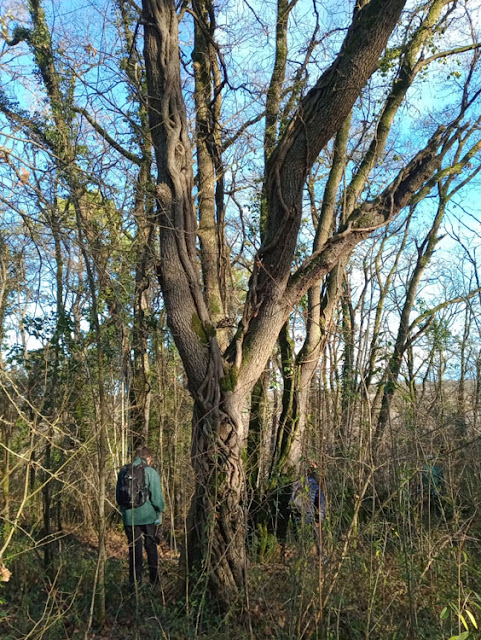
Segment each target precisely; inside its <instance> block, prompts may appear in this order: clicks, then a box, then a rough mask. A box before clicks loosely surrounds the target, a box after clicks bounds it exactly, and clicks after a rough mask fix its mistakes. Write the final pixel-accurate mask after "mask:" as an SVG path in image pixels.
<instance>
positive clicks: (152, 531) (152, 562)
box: [116, 446, 165, 586]
mask: <svg viewBox="0 0 481 640" xmlns="http://www.w3.org/2000/svg"><path fill="white" fill-rule="evenodd" d="M151 463H152V453H151V451H150V449H148V447H145V446H140V447H137V449H136V451H135V456H134V459H133V462H132V464H133V465H134V466H137V465H140V464H143V465H144V467H145V468H144V472H145V485H146V489H147V499H146V500H145V502H144V504H142V505H140V506H139V507H135V508H133V509H126V508H125V507H121V511H122V520H123V524H124V529H125V533H126V535H127V540H128V543H129V584H130V585H131V586H135V585H140V584H141V582H142V546H145V551H146V552H147V563H148V567H149V578H150V582H151V583H152V584H156V583H158V582H159V573H158V553H157V541H158V526H159V525H160V523H161V522H162V512H163V511H164V509H165V503H164V497H163V495H162V487H161V483H160V476H159V474H158V473H157V471H156V470H155V469H154V468H153V467H151V466H150V465H151ZM119 479H120V474H119V478H118V479H117V487H116V497H117V502H119V501H120V500H119V486H120V484H119Z"/></svg>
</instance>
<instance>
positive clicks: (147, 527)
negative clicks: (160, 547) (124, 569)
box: [125, 524, 159, 585]
mask: <svg viewBox="0 0 481 640" xmlns="http://www.w3.org/2000/svg"><path fill="white" fill-rule="evenodd" d="M125 533H126V534H127V540H128V541H129V583H130V584H131V585H133V584H135V582H136V583H137V584H140V583H141V582H142V539H143V543H144V545H145V550H146V552H147V562H148V565H149V578H150V582H152V583H153V584H154V583H157V582H158V581H159V574H158V555H157V538H156V536H157V525H155V524H136V525H134V526H133V527H129V526H126V527H125Z"/></svg>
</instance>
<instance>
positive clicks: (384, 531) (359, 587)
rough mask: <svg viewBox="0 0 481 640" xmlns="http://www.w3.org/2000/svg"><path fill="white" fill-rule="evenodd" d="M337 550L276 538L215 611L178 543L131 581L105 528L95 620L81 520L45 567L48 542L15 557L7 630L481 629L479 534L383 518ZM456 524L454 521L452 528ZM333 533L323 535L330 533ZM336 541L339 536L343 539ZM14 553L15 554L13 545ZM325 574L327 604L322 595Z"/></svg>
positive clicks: (0, 632)
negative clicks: (233, 604)
mask: <svg viewBox="0 0 481 640" xmlns="http://www.w3.org/2000/svg"><path fill="white" fill-rule="evenodd" d="M383 525H384V526H381V525H378V526H377V528H375V530H374V531H371V532H370V536H369V538H366V537H364V538H359V539H357V540H356V541H355V542H353V544H352V545H351V547H350V549H349V554H348V555H346V556H344V557H342V556H340V555H338V556H337V557H334V556H335V554H332V556H327V555H325V557H324V560H323V561H322V562H319V560H318V556H317V554H316V551H315V547H314V546H313V545H311V544H309V545H307V546H303V545H301V544H299V543H297V544H293V545H290V546H288V553H287V554H286V558H284V559H282V560H281V558H280V554H279V551H278V549H276V548H273V549H272V550H271V552H270V555H269V556H268V557H267V558H266V559H265V560H264V562H263V563H259V562H253V561H251V562H250V565H249V582H248V584H249V589H248V593H247V594H246V597H245V602H244V606H243V607H242V609H243V610H244V611H245V612H247V613H244V614H242V613H240V609H236V610H233V611H232V612H230V613H228V614H227V615H223V616H221V615H219V614H217V613H215V612H213V611H212V610H209V609H208V605H207V601H208V598H207V596H208V594H207V593H206V592H205V591H202V590H198V591H197V596H195V597H194V598H193V599H192V600H191V601H189V600H188V599H187V598H186V596H185V593H184V590H183V586H182V584H183V583H182V581H181V580H180V574H179V563H178V560H179V558H178V554H177V553H175V552H174V551H172V550H171V549H169V548H168V546H167V545H166V543H162V545H161V547H160V549H161V553H160V566H161V572H162V582H161V585H159V586H158V587H157V586H156V587H151V586H150V585H143V586H142V587H141V588H140V589H139V590H138V592H137V593H131V591H130V590H129V588H128V584H127V544H126V539H125V536H124V534H123V532H122V531H121V530H120V529H112V530H111V531H109V535H108V560H107V565H106V596H107V597H106V623H105V625H104V626H103V628H102V629H98V628H96V626H95V615H96V612H95V610H94V611H93V613H92V585H93V584H94V579H95V569H96V563H97V551H96V540H95V536H94V535H87V534H86V533H85V532H80V531H79V530H76V531H72V532H70V533H69V534H68V535H66V536H65V537H64V538H62V539H61V541H60V542H59V543H58V547H57V555H56V568H55V573H54V574H53V575H50V576H48V575H46V574H45V572H44V570H43V556H42V553H41V552H42V549H36V550H35V551H31V550H30V551H29V552H28V553H26V552H24V553H22V552H21V550H20V549H19V550H18V551H17V555H15V557H12V560H11V562H10V569H11V571H12V578H11V580H10V582H8V583H4V584H3V585H1V587H2V588H1V590H0V637H1V638H2V639H3V638H4V639H5V640H22V639H24V640H27V639H29V640H80V639H83V640H137V639H139V640H150V639H152V640H157V639H165V640H184V639H188V638H196V637H198V638H218V639H219V640H237V639H239V640H241V639H243V638H246V639H247V638H250V639H252V638H255V639H259V640H260V639H262V638H278V639H279V640H287V639H293V638H325V639H326V640H327V639H332V640H334V639H340V640H350V639H351V638H352V639H353V640H357V639H361V638H362V639H363V640H366V639H372V640H377V639H379V640H381V639H383V640H401V639H404V638H406V639H408V638H416V639H422V638H426V639H430V640H438V639H439V640H441V639H446V640H448V639H450V638H459V640H468V639H469V640H474V639H475V638H481V634H480V632H479V631H478V630H477V627H478V626H480V627H481V595H480V594H481V557H480V547H479V542H478V539H477V537H476V536H474V534H473V532H472V531H470V532H469V535H468V534H467V533H466V530H463V533H462V535H460V534H459V528H458V529H456V527H454V526H450V527H447V526H444V525H443V526H439V527H437V528H436V529H433V530H431V531H429V533H426V531H424V530H423V531H421V532H418V533H412V532H411V536H410V537H409V538H408V539H404V540H403V539H402V536H400V532H399V531H397V530H396V529H395V528H394V527H393V526H392V524H389V523H383ZM457 532H458V533H457ZM329 543H330V541H329V540H327V541H326V545H327V544H329ZM340 547H341V545H339V548H340ZM13 555H14V554H12V556H13ZM319 585H321V586H322V589H321V593H322V594H323V596H322V597H323V600H324V604H323V605H322V606H321V604H320V598H319Z"/></svg>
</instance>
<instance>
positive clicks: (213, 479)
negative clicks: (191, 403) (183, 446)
mask: <svg viewBox="0 0 481 640" xmlns="http://www.w3.org/2000/svg"><path fill="white" fill-rule="evenodd" d="M209 387H210V390H209V393H208V394H206V395H205V396H204V397H202V398H199V399H198V400H197V401H196V403H195V408H194V424H193V443H192V464H193V467H194V471H195V479H196V485H195V486H196V488H195V495H194V498H193V500H192V503H191V508H190V512H189V518H188V545H187V553H188V565H189V567H190V568H191V569H194V570H196V569H197V570H198V568H199V567H202V568H203V569H204V570H205V572H206V574H205V575H206V578H207V580H208V583H209V585H210V588H211V589H212V592H213V593H214V594H215V595H216V596H217V598H218V601H219V603H221V604H222V603H232V602H235V601H236V599H237V598H238V596H239V590H240V589H242V588H243V587H244V585H245V570H246V555H245V512H244V492H245V477H244V466H243V462H242V458H241V454H242V448H243V442H242V439H241V437H240V434H242V433H243V428H242V425H241V424H240V421H241V417H240V411H239V409H238V407H237V406H236V403H237V400H238V399H237V398H236V396H235V395H231V394H224V392H222V390H221V381H220V380H219V379H218V378H217V379H216V378H215V377H213V378H212V379H211V381H210V384H209ZM219 394H220V396H223V401H222V402H221V406H222V408H220V406H219V402H218V397H219Z"/></svg>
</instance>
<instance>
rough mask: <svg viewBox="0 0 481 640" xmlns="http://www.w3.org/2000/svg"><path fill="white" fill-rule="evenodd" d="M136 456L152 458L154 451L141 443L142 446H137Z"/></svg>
mask: <svg viewBox="0 0 481 640" xmlns="http://www.w3.org/2000/svg"><path fill="white" fill-rule="evenodd" d="M134 457H135V458H152V451H151V450H150V449H149V447H146V446H145V445H141V446H140V447H137V449H136V450H135V456H134Z"/></svg>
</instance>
